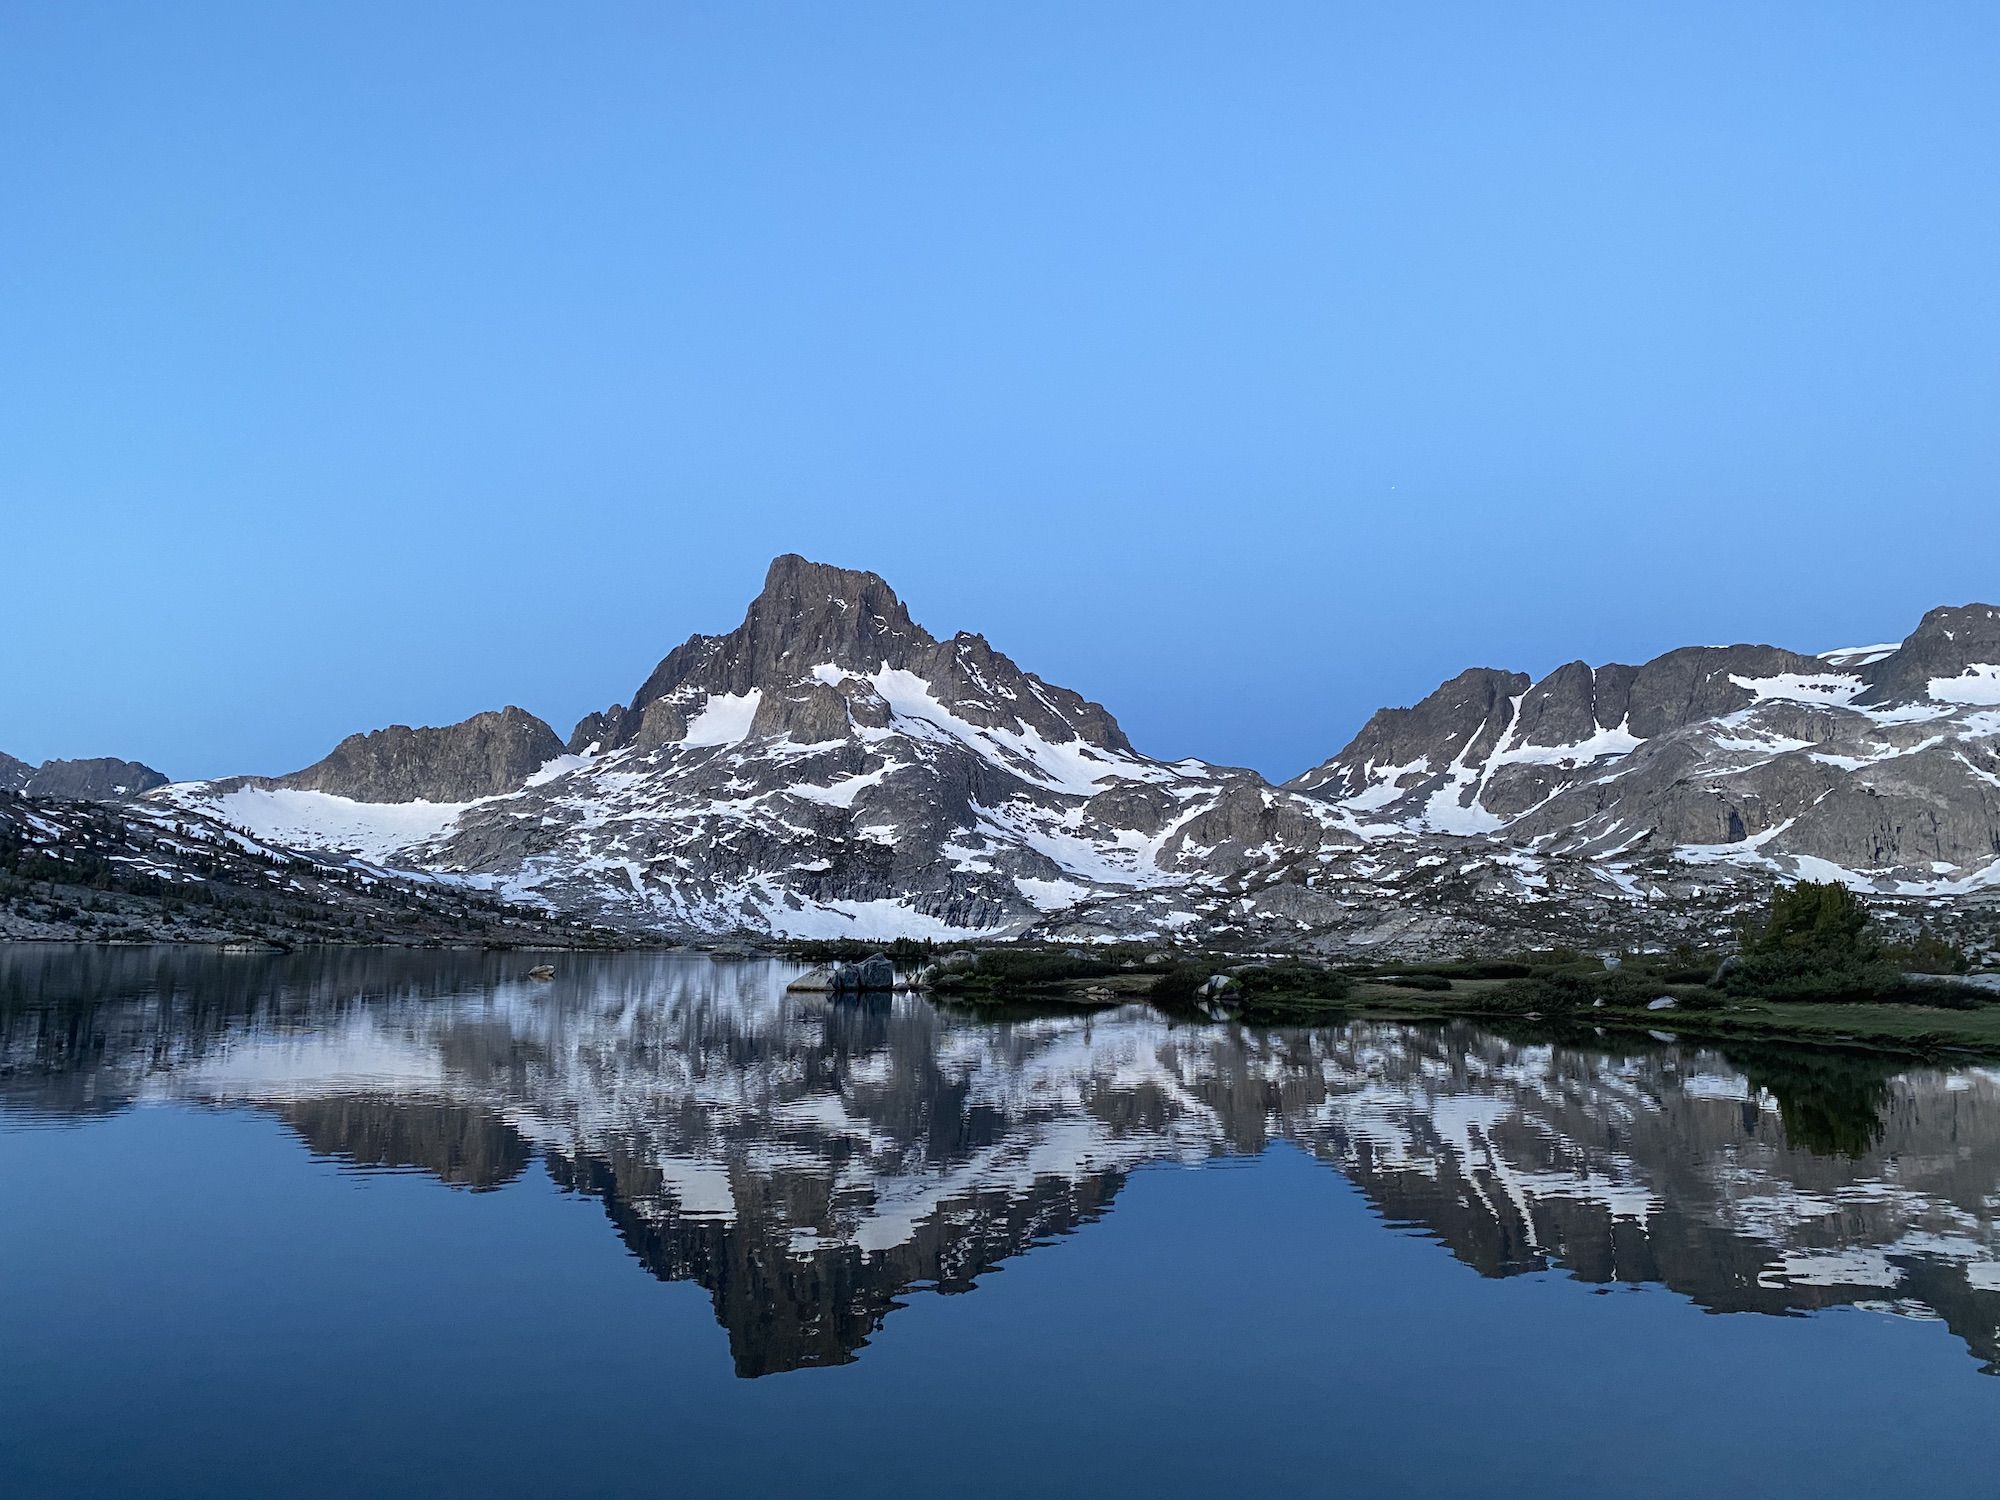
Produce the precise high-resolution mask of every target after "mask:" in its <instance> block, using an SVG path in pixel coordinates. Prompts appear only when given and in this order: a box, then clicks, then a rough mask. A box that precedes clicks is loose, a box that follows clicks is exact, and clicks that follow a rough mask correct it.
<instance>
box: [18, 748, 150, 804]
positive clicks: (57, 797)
mask: <svg viewBox="0 0 2000 1500" xmlns="http://www.w3.org/2000/svg"><path fill="white" fill-rule="evenodd" d="M166 784H167V778H166V777H165V776H164V775H162V774H161V773H160V772H158V771H155V770H154V769H153V768H152V767H151V766H142V765H140V764H139V763H138V762H137V761H135V760H117V759H114V758H112V757H110V756H95V757H91V758H89V759H86V760H45V761H43V762H42V763H41V764H40V765H39V766H31V765H29V764H28V763H27V762H26V761H24V760H17V759H15V758H14V757H13V756H11V755H0V792H19V793H21V794H22V795H23V796H28V797H46V798H49V799H50V800H52V801H62V802H123V801H126V800H128V799H130V798H133V797H138V796H142V795H144V794H145V793H147V792H150V791H152V790H153V789H154V788H155V787H163V786H165V785H166Z"/></svg>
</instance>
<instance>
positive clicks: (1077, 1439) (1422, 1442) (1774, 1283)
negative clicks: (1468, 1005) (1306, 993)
mask: <svg viewBox="0 0 2000 1500" xmlns="http://www.w3.org/2000/svg"><path fill="white" fill-rule="evenodd" d="M537 961H538V960H537V959H535V958H533V957H530V956H524V955H521V954H490V953H479V952H452V951H399V950H386V949H351V950H337V949H334V950H320V951H315V952H305V953H299V954H236V953H226V952H221V951H217V950H212V949H174V948H111V947H62V946H54V945H44V946H33V945H19V946H14V947H0V1494H4V1495H6V1496H8V1497H9V1500H38V1497H64V1500H68V1497H81V1496H202V1497H218V1496H273V1495H285V1496H322V1495H325V1496H336V1495H337V1496H350V1495H367V1496H387V1495H422V1496H460V1495H463V1496H480V1497H499V1496H569V1495H588V1496H625V1495H635V1496H638V1495H645V1496H651V1495H698V1496H718V1495H816V1496H861V1495H868V1496H881V1495H900V1494H915V1493H925V1492H936V1493H940V1494H946V1495H952V1496H960V1497H977V1496H1010V1497H1011V1496H1070V1495H1076V1496H1085V1495H1088V1496H1107V1495H1143V1496H1160V1497H1165V1496H1183V1495H1187V1496H1193V1495H1202V1496H1208V1495H1234V1494H1244V1495H1254V1494H1260V1493H1281V1494H1289V1495H1315V1496H1316V1495H1353V1496H1370V1497H1375V1496H1403V1495H1408V1496H1450V1495H1470V1494H1478V1495H1482V1496H1537V1497H1570V1496H1578V1497H1581V1496H1593V1497H1595V1496H1605V1495H1616V1496H1621V1497H1638V1496H1647V1497H1650V1496H1694V1495H1703V1496H1707V1495H1715V1494H1729V1493H1752V1494H1759V1495H1779V1496H1782V1495H1794V1494H1796V1495H1815V1496H1846V1495H1856V1496H1860V1495H1881V1494H1884V1493H1888V1492H1890V1491H1892V1490H1893V1489H1896V1488H1910V1487H1921V1488H1922V1490H1923V1491H1926V1492H1934V1493H1938V1494H1951V1495H1983V1494H1992V1493H1996V1492H2000V1379H1996V1378H1995V1374H1996V1371H2000V1067H1995V1066H1991V1065H1979V1064H1969V1065H1964V1066H1959V1065H1939V1064H1936V1063H1929V1064H1919V1063H1910V1062H1903V1061H1898V1060H1894V1059H1886V1058H1881V1057H1869V1056H1866V1055H1862V1054H1856V1053H1849V1052H1840V1051H1834V1050H1825V1049H1808V1048H1778V1047H1772V1046H1751V1045H1747V1044H1745V1045H1736V1044H1718V1043H1713V1042H1697V1041H1694V1040H1687V1039H1681V1038H1678V1037H1676V1036H1675V1035H1674V1034H1673V1033H1672V1031H1671V1029H1662V1030H1660V1031H1658V1032H1656V1033H1652V1034H1646V1033H1638V1034H1635V1035H1631V1036H1621V1037H1610V1036H1606V1037H1602V1038H1598V1039H1595V1040H1592V1041H1588V1042H1584V1043H1579V1042H1578V1041H1576V1040H1575V1038H1574V1037H1565V1038H1564V1039H1563V1040H1561V1041H1559V1042H1558V1041H1555V1040H1551V1039H1549V1038H1546V1037H1538V1036H1537V1035H1535V1034H1534V1032H1533V1031H1532V1029H1526V1028H1519V1027H1509V1028H1507V1029H1506V1030H1505V1032H1504V1034H1503V1033H1501V1032H1496V1031H1490V1030H1486V1029H1482V1028H1481V1027H1480V1026H1477V1025H1473V1024H1470V1023H1467V1022H1463V1021H1440V1022H1435V1023H1428V1024H1420V1023H1395V1022H1386V1021H1351V1022H1347V1023H1345V1024H1340V1025H1331V1026H1324V1027H1317V1028H1258V1027H1251V1026H1245V1025H1240V1024H1233V1023H1226V1022H1225V1023H1212V1024H1189V1023H1186V1022H1179V1023H1176V1022H1174V1021H1170V1020H1169V1019H1167V1018H1166V1017H1164V1016H1162V1015H1160V1014H1159V1013H1157V1012H1156V1011H1154V1010H1153V1009H1151V1008H1149V1007H1147V1006H1144V1005H1139V1004H1133V1005H1122V1006H1114V1007H1111V1008H1107V1009H1101V1010H1096V1011H1076V1010H1069V1009H1057V1010H1054V1011H1050V1010H1040V1011H1037V1010H1029V1009H1021V1010H1018V1011H1017V1010H994V1009H992V1008H985V1009H971V1008H959V1007H955V1006H953V1005H951V1004H950V1003H942V1002H936V1001H933V1000H932V999H930V998H927V997H925V996H923V995H921V994H906V993H898V994H895V995H892V996H872V997H864V998H852V997H836V996H832V995H825V994H801V993H787V991H786V988H785V987H786V984H787V983H788V981H789V980H791V979H792V978H794V977H796V976H797V975H798V974H799V973H801V972H802V971H803V969H804V965H801V964H790V963H786V962H781V961H777V960H766V959H722V958H711V957H709V956H706V955H702V954H697V953H658V952H655V953H629V954H605V955H592V956H585V955H561V956H555V957H553V958H552V959H551V960H550V961H551V962H553V963H554V965H555V977H554V979H553V980H536V979H531V978H529V977H527V976H526V972H525V971H526V970H527V968H528V966H529V965H530V964H531V963H534V962H537Z"/></svg>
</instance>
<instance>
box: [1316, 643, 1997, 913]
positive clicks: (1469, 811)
mask: <svg viewBox="0 0 2000 1500" xmlns="http://www.w3.org/2000/svg"><path fill="white" fill-rule="evenodd" d="M1996 664H2000V610H1996V609H1994V608H1993V607H1992V606H1990V605H1984V604H1972V605H1966V606H1963V607H1960V608H1954V609H1936V610H1932V611H1931V612H1930V613H1929V614H1927V615H1926V616H1924V619H1923V621H1922V623H1921V624H1919V625H1918V627H1917V629H1916V631H1915V632H1914V633H1912V634H1911V635H1910V636H1909V638H1908V639H1906V640H1904V641H1903V642H1901V643H1900V644H1895V645H1883V646H1871V647H1856V648H1850V649H1848V650H1842V651H1831V652H1827V653H1825V654H1824V655H1821V656H1816V657H1814V656H1803V655H1800V654H1798V653H1797V652H1792V651H1785V650H1781V649H1779V648H1778V647H1775V646H1721V647H1690V648H1687V649H1684V650H1679V651H1670V652H1668V653H1667V654H1666V655H1664V656H1660V657H1656V658H1654V659H1653V660H1652V661H1649V662H1647V663H1645V664H1644V665H1642V666H1637V667H1632V666H1624V665H1619V664H1613V665H1609V666H1602V667H1591V666H1589V665H1587V664H1586V663H1584V662H1571V663H1570V664H1568V665H1567V666H1564V667H1559V668H1557V669H1556V670H1555V671H1554V672H1551V673H1550V674H1549V675H1548V676H1546V677H1544V678H1542V679H1541V680H1540V681H1539V682H1530V680H1529V679H1528V678H1527V677H1525V676H1523V675H1521V674H1519V673H1508V672H1497V671H1491V670H1488V669H1484V668H1480V669H1475V670H1473V671H1470V672H1466V673H1463V674H1461V675H1460V676H1458V677H1455V678H1453V679H1452V680H1451V681H1450V682H1448V683H1446V684H1444V686H1442V687H1440V688H1439V689H1438V690H1437V691H1436V692H1434V693H1432V694H1431V695H1430V696H1429V697H1428V698H1425V699H1424V700H1423V701H1422V702H1420V703H1418V704H1417V705H1416V706H1415V707H1414V708H1408V709H1385V710H1383V711H1382V712H1380V713H1378V714H1376V715H1375V717H1374V718H1373V719H1371V720H1370V721H1369V722H1368V724H1367V726H1366V727H1365V728H1364V729H1363V730H1362V731H1361V733H1360V734H1359V735H1357V736H1356V737H1355V739H1354V740H1353V741H1352V743H1350V744H1349V745H1348V746H1347V747H1346V748H1345V749H1343V750H1342V751H1341V752H1340V753H1339V754H1338V755H1336V756H1334V757H1333V758H1332V759H1331V760H1328V761H1326V762H1324V763H1323V764H1321V765H1319V766H1316V767H1314V768H1313V769H1312V770H1310V771H1308V772H1306V773H1305V774H1304V775H1302V776H1300V777H1298V778H1296V779H1295V780H1294V781H1292V782H1291V783H1290V784H1289V785H1290V786H1291V787H1292V788H1293V789H1294V790H1297V791H1300V792H1304V793H1307V794H1309V795H1312V796H1315V797H1319V798H1322V799H1324V800H1325V801H1327V802H1328V803H1329V804H1330V805H1332V806H1334V807H1337V808H1340V809H1342V810H1343V811H1345V812H1347V813H1350V814H1352V815H1353V816H1355V817H1356V818H1359V819H1364V820H1366V821H1367V822H1368V823H1369V824H1370V825H1371V829H1372V830H1381V834H1377V835H1375V836H1382V835H1385V834H1392V833H1393V832H1396V831H1402V832H1414V831H1430V832H1440V833H1455V834H1466V835H1486V836H1497V837H1502V838H1504V839H1505V840H1506V841H1508V842H1509V843H1513V844H1517V845H1520V846H1521V847H1523V848H1526V849H1529V850H1535V851H1542V852H1549V853H1559V854H1567V855H1581V856H1584V857H1589V858H1594V859H1600V860H1602V859H1612V858H1617V857H1621V856H1628V855H1633V854H1637V853H1640V852H1659V851H1671V852H1672V853H1673V854H1674V855H1675V857H1676V858H1677V859H1678V860H1680V861H1681V862H1683V863H1710V864H1727V865H1735V866H1739V867H1743V868H1749V869H1760V870H1766V871H1769V872H1772V873H1775V874H1781V875H1787V876H1816V877H1825V876H1833V877H1836V878H1840V879H1844V880H1847V881H1849V883H1852V884H1858V885H1863V886H1867V887H1870V888H1873V889H1877V890H1880V891H1883V892H1884V893H1890V894H1900V895H1907V896H1950V895H1959V894H1966V893H1968V892H1971V891H1974V890H1978V889H1984V888H1994V887H1996V886H2000V665H1996Z"/></svg>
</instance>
